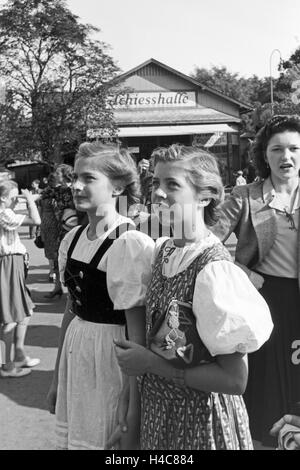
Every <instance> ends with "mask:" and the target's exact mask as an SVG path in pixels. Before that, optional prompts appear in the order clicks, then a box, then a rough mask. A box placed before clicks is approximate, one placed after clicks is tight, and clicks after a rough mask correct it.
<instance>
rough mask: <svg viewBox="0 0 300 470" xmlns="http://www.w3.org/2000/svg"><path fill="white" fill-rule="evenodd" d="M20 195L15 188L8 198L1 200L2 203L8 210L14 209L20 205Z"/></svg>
mask: <svg viewBox="0 0 300 470" xmlns="http://www.w3.org/2000/svg"><path fill="white" fill-rule="evenodd" d="M18 195H19V192H18V189H17V188H13V189H11V190H10V192H9V193H8V194H7V195H6V196H4V197H2V198H1V201H2V203H3V204H4V206H5V207H6V208H7V209H8V208H9V209H14V208H15V206H16V205H17V203H18Z"/></svg>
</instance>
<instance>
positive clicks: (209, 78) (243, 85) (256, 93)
mask: <svg viewBox="0 0 300 470" xmlns="http://www.w3.org/2000/svg"><path fill="white" fill-rule="evenodd" d="M192 76H193V77H194V78H195V79H196V80H199V82H200V83H202V84H203V85H206V86H208V87H211V88H214V89H215V90H218V91H220V92H221V93H224V95H226V96H229V97H230V98H233V99H236V100H238V101H242V102H244V103H248V104H250V105H254V104H255V103H256V102H260V103H262V104H263V103H266V102H267V101H270V86H269V80H268V79H267V78H262V79H261V78H259V77H258V76H257V75H252V77H249V78H245V77H240V76H239V74H238V73H232V72H230V71H229V70H227V68H226V67H225V66H221V67H217V66H213V67H212V68H211V69H209V70H208V69H205V68H199V67H197V68H196V69H195V71H194V73H193V74H192Z"/></svg>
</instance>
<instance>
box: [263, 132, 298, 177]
mask: <svg viewBox="0 0 300 470" xmlns="http://www.w3.org/2000/svg"><path fill="white" fill-rule="evenodd" d="M266 161H267V163H268V164H269V166H270V170H271V177H272V178H273V179H277V180H280V181H287V180H289V179H291V178H298V175H299V170H300V134H299V133H298V132H292V131H286V132H281V133H278V134H274V135H273V136H272V137H271V139H270V140H269V143H268V146H267V150H266Z"/></svg>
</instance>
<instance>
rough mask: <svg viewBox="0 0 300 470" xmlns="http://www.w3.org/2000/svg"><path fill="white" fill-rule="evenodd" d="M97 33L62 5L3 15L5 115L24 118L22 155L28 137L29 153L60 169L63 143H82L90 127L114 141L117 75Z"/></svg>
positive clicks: (50, 1) (54, 2)
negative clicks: (113, 95)
mask: <svg viewBox="0 0 300 470" xmlns="http://www.w3.org/2000/svg"><path fill="white" fill-rule="evenodd" d="M98 31H99V30H98V29H97V28H95V27H93V26H91V25H87V24H81V23H80V22H79V20H78V17H77V16H76V15H74V14H73V13H71V11H70V10H69V9H68V8H67V7H66V4H65V2H64V1H63V0H8V1H7V3H6V4H5V6H4V7H3V8H2V9H1V12H0V38H1V39H0V67H1V71H2V75H4V76H5V78H6V83H7V89H8V90H9V94H10V100H9V103H8V104H7V105H6V108H7V109H6V114H7V115H8V114H9V113H10V112H12V109H13V110H18V112H19V114H20V117H21V119H20V121H19V122H18V123H19V124H20V126H19V128H18V132H16V133H15V136H16V138H14V139H13V140H14V144H15V148H16V151H18V139H19V138H20V134H21V135H22V134H23V137H24V136H25V135H26V137H27V139H26V140H27V143H28V145H29V147H28V151H29V152H32V151H40V152H41V154H42V155H43V158H44V159H46V160H54V161H59V159H60V151H61V147H62V145H63V144H64V142H66V141H72V140H81V139H82V136H84V135H85V133H86V130H87V128H88V127H100V128H102V129H103V132H104V134H105V135H108V134H114V129H115V125H114V122H113V115H112V108H111V105H110V104H109V102H110V101H109V99H108V98H109V96H110V93H112V91H113V89H114V87H115V81H114V78H115V76H116V73H117V72H118V71H119V70H118V68H117V66H116V65H115V63H114V61H113V59H112V57H111V56H110V55H109V53H108V46H107V45H106V44H105V43H103V42H101V41H98V40H95V39H93V38H92V35H93V34H94V33H95V32H98ZM7 125H8V123H7ZM15 130H16V129H15ZM17 136H18V138H17Z"/></svg>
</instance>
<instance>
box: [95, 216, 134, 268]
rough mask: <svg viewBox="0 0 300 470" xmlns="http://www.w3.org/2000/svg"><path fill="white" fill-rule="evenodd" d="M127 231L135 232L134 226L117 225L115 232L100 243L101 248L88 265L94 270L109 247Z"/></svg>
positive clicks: (127, 224) (126, 224)
mask: <svg viewBox="0 0 300 470" xmlns="http://www.w3.org/2000/svg"><path fill="white" fill-rule="evenodd" d="M129 230H135V226H134V225H132V224H129V223H124V224H120V225H118V227H116V229H115V230H113V231H112V232H111V233H110V234H109V235H108V237H107V238H106V239H105V240H104V242H103V243H101V246H100V247H99V249H98V251H97V252H96V253H95V255H94V256H93V258H92V260H91V262H90V263H89V265H90V266H91V267H93V268H96V267H97V266H98V265H99V263H100V261H101V259H102V257H103V256H104V254H105V253H106V252H107V250H108V249H109V247H110V246H111V245H112V244H113V242H114V241H115V240H116V239H117V238H119V237H120V235H122V234H123V233H125V232H128V231H129Z"/></svg>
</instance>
